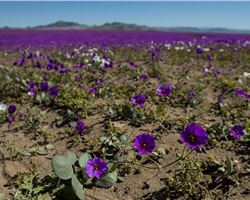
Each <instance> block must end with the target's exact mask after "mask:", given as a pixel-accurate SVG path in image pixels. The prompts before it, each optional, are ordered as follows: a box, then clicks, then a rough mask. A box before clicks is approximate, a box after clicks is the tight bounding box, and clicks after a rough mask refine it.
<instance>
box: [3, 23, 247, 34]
mask: <svg viewBox="0 0 250 200" xmlns="http://www.w3.org/2000/svg"><path fill="white" fill-rule="evenodd" d="M1 29H13V28H12V27H7V26H5V27H3V28H1ZM22 29H85V30H86V29H97V30H134V31H150V30H152V31H166V32H194V33H203V32H206V33H250V30H241V29H230V28H221V27H211V28H209V27H204V28H199V27H189V26H186V27H182V26H176V27H152V26H146V25H137V24H133V23H123V22H111V23H104V24H102V25H86V24H80V23H77V22H71V21H56V22H54V23H50V24H46V25H39V26H33V27H26V28H22Z"/></svg>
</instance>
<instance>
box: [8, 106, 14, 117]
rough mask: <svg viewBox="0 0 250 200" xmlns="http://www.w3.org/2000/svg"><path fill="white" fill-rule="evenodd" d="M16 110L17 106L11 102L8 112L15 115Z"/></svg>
mask: <svg viewBox="0 0 250 200" xmlns="http://www.w3.org/2000/svg"><path fill="white" fill-rule="evenodd" d="M15 112H16V106H15V105H14V104H10V105H9V106H8V114H9V115H13V114H14V113H15Z"/></svg>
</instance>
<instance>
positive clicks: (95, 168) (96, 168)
mask: <svg viewBox="0 0 250 200" xmlns="http://www.w3.org/2000/svg"><path fill="white" fill-rule="evenodd" d="M85 171H86V173H87V174H88V176H89V177H96V178H97V179H100V178H101V177H102V176H104V175H105V173H106V172H107V171H108V164H107V163H106V162H105V161H104V160H103V159H101V158H97V157H96V158H93V159H90V160H88V162H87V163H86V165H85Z"/></svg>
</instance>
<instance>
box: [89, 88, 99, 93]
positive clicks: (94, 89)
mask: <svg viewBox="0 0 250 200" xmlns="http://www.w3.org/2000/svg"><path fill="white" fill-rule="evenodd" d="M97 91H98V87H93V88H89V89H88V91H87V93H88V94H94V93H96V92H97Z"/></svg>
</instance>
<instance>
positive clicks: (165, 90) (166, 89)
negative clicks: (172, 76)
mask: <svg viewBox="0 0 250 200" xmlns="http://www.w3.org/2000/svg"><path fill="white" fill-rule="evenodd" d="M172 92H173V87H172V86H170V85H161V86H159V87H158V88H157V89H156V93H157V94H158V95H160V96H162V97H166V96H168V95H169V94H170V93H172Z"/></svg>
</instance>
